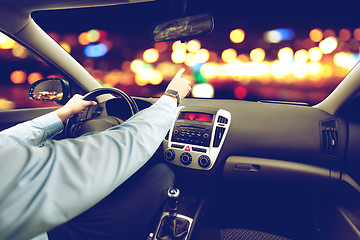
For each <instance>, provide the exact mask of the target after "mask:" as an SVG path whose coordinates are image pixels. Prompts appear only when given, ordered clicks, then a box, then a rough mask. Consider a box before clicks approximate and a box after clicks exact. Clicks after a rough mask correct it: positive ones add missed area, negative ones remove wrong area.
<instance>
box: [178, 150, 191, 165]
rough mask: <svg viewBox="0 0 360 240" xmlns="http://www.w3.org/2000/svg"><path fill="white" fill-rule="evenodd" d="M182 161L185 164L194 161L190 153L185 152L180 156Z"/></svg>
mask: <svg viewBox="0 0 360 240" xmlns="http://www.w3.org/2000/svg"><path fill="white" fill-rule="evenodd" d="M180 161H181V162H182V164H184V165H189V164H190V163H191V162H192V156H191V154H190V153H187V152H185V153H183V154H181V156H180Z"/></svg>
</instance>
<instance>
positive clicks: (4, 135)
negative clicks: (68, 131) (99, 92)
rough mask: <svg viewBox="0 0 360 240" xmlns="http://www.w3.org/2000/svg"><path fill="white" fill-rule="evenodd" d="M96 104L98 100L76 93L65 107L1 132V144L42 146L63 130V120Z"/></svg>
mask: <svg viewBox="0 0 360 240" xmlns="http://www.w3.org/2000/svg"><path fill="white" fill-rule="evenodd" d="M95 104H96V102H93V101H83V100H82V97H81V96H80V95H78V94H75V95H74V96H73V97H72V98H71V99H70V100H69V101H68V102H67V103H66V104H65V105H64V106H63V107H61V108H59V109H57V110H55V111H54V112H52V113H49V114H45V115H43V116H41V117H38V118H35V119H33V120H31V121H27V122H24V123H21V124H18V125H16V126H14V127H11V128H9V129H6V130H4V131H2V132H0V146H4V145H7V146H9V145H25V144H29V145H33V146H40V145H41V144H43V143H44V142H45V141H46V140H48V139H50V138H52V137H53V136H55V135H56V134H58V133H60V132H61V131H62V130H63V127H64V125H63V123H62V122H65V121H66V120H67V119H69V118H70V117H72V116H73V115H74V114H77V113H80V112H82V111H84V110H85V109H86V108H87V107H88V106H90V105H95Z"/></svg>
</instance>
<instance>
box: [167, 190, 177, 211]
mask: <svg viewBox="0 0 360 240" xmlns="http://www.w3.org/2000/svg"><path fill="white" fill-rule="evenodd" d="M179 199H180V190H179V189H177V188H170V189H169V190H168V203H169V214H170V216H173V217H176V215H177V204H178V202H179Z"/></svg>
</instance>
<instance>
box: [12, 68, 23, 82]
mask: <svg viewBox="0 0 360 240" xmlns="http://www.w3.org/2000/svg"><path fill="white" fill-rule="evenodd" d="M10 80H11V82H13V83H14V84H22V83H24V82H25V81H26V73H25V72H24V71H22V70H16V71H13V72H12V73H11V74H10Z"/></svg>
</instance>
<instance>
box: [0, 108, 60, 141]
mask: <svg viewBox="0 0 360 240" xmlns="http://www.w3.org/2000/svg"><path fill="white" fill-rule="evenodd" d="M63 128H64V125H63V123H62V122H61V120H60V119H59V117H58V116H57V115H56V114H55V113H54V112H51V113H48V114H45V115H43V116H41V117H38V118H35V119H34V120H31V121H27V122H24V123H20V124H18V125H16V126H14V127H11V128H8V129H6V130H4V131H1V132H0V146H1V147H2V146H5V145H6V146H13V145H25V144H29V145H33V146H40V145H42V144H43V143H44V142H45V141H46V140H48V139H50V138H52V137H53V136H55V135H56V134H58V133H60V132H61V131H62V130H63Z"/></svg>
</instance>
